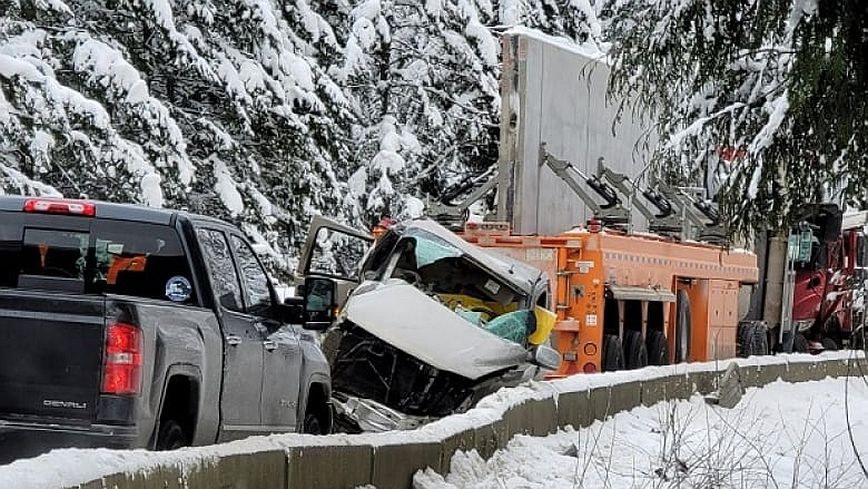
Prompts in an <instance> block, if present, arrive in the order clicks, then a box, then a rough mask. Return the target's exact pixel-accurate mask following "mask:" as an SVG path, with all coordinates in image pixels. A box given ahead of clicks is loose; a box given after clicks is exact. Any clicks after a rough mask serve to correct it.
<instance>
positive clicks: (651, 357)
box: [646, 331, 669, 365]
mask: <svg viewBox="0 0 868 489" xmlns="http://www.w3.org/2000/svg"><path fill="white" fill-rule="evenodd" d="M646 348H647V349H648V365H666V364H668V363H669V344H668V343H667V342H666V335H664V334H663V332H662V331H652V332H651V333H650V334H649V335H648V345H647V347H646Z"/></svg>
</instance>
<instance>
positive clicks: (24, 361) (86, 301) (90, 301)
mask: <svg viewBox="0 0 868 489" xmlns="http://www.w3.org/2000/svg"><path fill="white" fill-rule="evenodd" d="M104 317H105V302H104V299H103V298H102V297H86V296H78V295H66V294H58V293H40V292H30V291H22V290H7V291H2V290H0V417H4V418H7V419H8V418H19V417H20V418H27V417H30V416H43V417H51V418H61V419H65V420H69V421H75V420H81V421H82V422H86V421H88V420H92V419H93V418H94V415H95V413H96V401H97V397H98V396H99V390H100V379H101V375H102V372H101V366H102V352H103V344H104V341H105V339H104V336H103V335H104V322H105V320H104Z"/></svg>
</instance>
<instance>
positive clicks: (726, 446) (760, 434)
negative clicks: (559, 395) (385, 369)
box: [414, 377, 868, 489]
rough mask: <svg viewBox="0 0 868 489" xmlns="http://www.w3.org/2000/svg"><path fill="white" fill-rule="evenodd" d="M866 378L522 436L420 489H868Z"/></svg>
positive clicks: (637, 412)
mask: <svg viewBox="0 0 868 489" xmlns="http://www.w3.org/2000/svg"><path fill="white" fill-rule="evenodd" d="M866 385H868V384H866V382H865V381H864V380H863V379H861V378H858V377H851V378H849V380H848V379H844V378H841V379H826V380H822V381H819V382H806V383H800V384H789V383H785V382H782V381H778V382H775V383H773V384H770V385H768V386H766V387H765V388H763V389H753V388H752V389H748V392H747V394H746V396H745V398H744V399H743V400H742V402H741V403H740V404H739V405H738V406H737V407H736V408H735V409H733V410H726V409H722V408H719V407H716V406H710V405H707V404H706V403H705V401H704V400H703V398H702V397H701V396H698V395H696V396H694V397H692V398H691V399H690V400H689V401H677V402H671V403H659V404H657V405H655V406H653V407H639V408H636V409H633V410H632V411H629V412H623V413H619V414H617V415H615V416H614V418H612V419H609V420H607V421H605V422H595V423H594V424H593V425H591V426H590V427H588V428H583V429H579V430H573V429H571V428H570V427H568V428H567V429H566V430H563V431H559V432H558V433H557V434H554V435H551V436H548V437H544V438H534V437H529V436H517V437H516V438H514V439H513V440H512V441H511V442H510V443H509V446H508V447H507V448H506V449H504V450H500V451H498V452H497V453H496V454H495V455H494V456H493V457H492V458H491V459H489V460H488V461H487V462H486V461H484V460H483V459H482V458H481V457H480V456H479V455H478V454H477V453H476V452H475V451H471V452H469V453H465V452H456V454H455V455H454V456H453V458H452V463H451V470H450V473H449V474H448V476H447V477H446V478H445V479H444V478H443V477H442V476H440V475H438V474H436V473H434V472H433V471H431V470H430V469H429V470H426V471H420V472H418V473H417V474H416V477H415V484H414V487H415V488H416V489H454V488H459V487H461V488H479V489H482V488H502V487H523V488H525V487H526V488H537V487H538V488H558V487H564V488H574V487H611V488H635V487H640V488H641V487H655V488H656V487H683V488H693V487H738V488H760V487H783V486H786V487H866V486H868V478H866V477H865V476H864V475H863V474H862V472H861V470H860V468H859V464H858V463H857V460H856V455H855V453H856V452H854V447H853V446H852V445H851V442H850V435H849V433H848V428H847V424H848V423H847V417H848V412H847V411H846V410H845V404H844V399H845V389H848V392H847V397H848V401H849V402H848V404H849V420H850V428H851V429H852V432H853V439H855V444H856V448H855V450H858V453H860V454H868V419H866V418H865V415H864V413H865V412H866V411H868V387H866Z"/></svg>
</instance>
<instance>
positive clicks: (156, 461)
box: [0, 288, 868, 489]
mask: <svg viewBox="0 0 868 489" xmlns="http://www.w3.org/2000/svg"><path fill="white" fill-rule="evenodd" d="M282 292H283V293H288V292H289V291H288V290H286V289H283V288H282ZM862 356H863V355H861V354H859V353H857V352H855V351H852V350H851V351H838V352H826V353H822V354H820V355H799V354H790V355H776V356H762V357H750V358H742V359H733V360H722V361H720V362H704V363H687V364H678V365H668V366H663V367H646V368H643V369H640V370H629V371H621V372H607V373H601V374H591V375H574V376H571V377H567V378H565V379H561V380H555V381H545V382H529V383H527V384H524V385H521V386H518V387H513V388H505V389H501V390H499V391H498V392H496V393H494V394H492V395H490V396H488V397H485V398H484V399H482V400H481V401H480V402H479V403H478V404H477V406H476V407H475V408H473V409H471V410H469V411H468V412H466V413H463V414H457V415H452V416H448V417H446V418H443V419H441V420H438V421H435V422H433V423H431V424H428V425H425V426H423V427H421V428H419V429H417V430H413V431H393V432H386V433H372V434H362V435H346V434H335V435H329V436H311V435H301V434H288V435H272V436H267V437H252V438H248V439H246V440H241V441H237V442H231V443H224V444H220V445H210V446H204V447H195V448H184V449H180V450H176V451H172V452H149V451H145V450H109V449H72V448H67V449H60V450H53V451H51V452H49V453H47V454H44V455H41V456H39V457H36V458H31V459H22V460H18V461H15V462H13V463H11V464H8V465H4V466H0V488H7V487H15V488H16V489H30V488H33V489H49V488H64V487H71V486H76V485H78V484H83V483H85V482H88V481H91V480H95V479H98V478H100V477H105V476H107V475H110V474H116V473H120V472H125V473H132V474H136V473H140V474H146V473H148V472H152V471H154V470H155V469H156V468H158V467H165V466H176V467H180V468H181V470H182V472H184V473H187V472H189V471H193V470H195V469H197V468H199V467H203V466H208V465H212V464H214V463H216V461H217V459H218V458H219V457H221V456H228V455H234V454H250V453H257V452H265V451H273V450H286V449H289V448H292V447H304V446H335V445H372V446H384V445H395V444H400V443H419V442H431V443H437V442H439V441H440V440H442V439H444V438H447V437H449V436H452V435H455V434H458V433H461V432H462V431H464V430H467V429H472V428H475V427H478V426H482V425H484V424H485V423H490V422H492V421H495V420H497V419H500V418H501V417H502V416H503V414H504V413H505V412H506V411H507V410H508V409H509V408H511V407H512V406H515V405H518V404H522V403H524V402H527V401H528V400H530V399H544V398H552V397H554V398H555V399H557V396H558V395H559V394H560V393H565V392H576V391H583V390H586V389H588V388H592V387H598V386H608V385H615V384H619V383H623V382H629V381H634V380H648V379H655V378H661V377H665V376H669V375H686V374H687V373H688V372H697V371H715V370H723V369H725V368H726V366H727V365H728V364H729V363H730V362H734V363H736V364H738V365H743V366H748V365H751V366H763V365H772V364H778V365H780V364H786V363H802V362H816V361H818V360H833V359H840V360H845V359H848V358H855V357H862ZM824 382H825V383H824ZM824 382H819V383H812V384H798V385H790V384H782V383H778V384H774V385H772V386H769V392H772V393H773V394H771V395H769V396H768V400H767V401H762V402H767V404H765V405H764V406H765V407H767V408H768V407H769V406H774V405H773V404H768V403H771V402H772V401H774V402H777V400H784V401H785V403H786V404H792V406H786V405H784V406H782V407H781V415H780V416H778V418H774V416H773V414H775V413H776V411H774V410H771V411H773V412H771V411H768V409H766V411H763V412H761V413H759V415H760V416H757V415H755V413H753V412H749V413H745V414H744V415H742V416H743V417H742V418H739V419H741V422H743V423H744V424H746V425H748V426H750V423H752V422H753V421H752V420H754V419H757V420H758V424H757V428H756V429H754V428H753V427H752V426H751V430H752V431H751V435H753V434H757V435H758V436H760V437H764V436H765V435H766V434H768V433H774V434H776V435H783V434H785V433H788V432H785V431H782V430H781V428H780V427H779V426H778V427H777V428H775V429H773V430H772V429H770V428H769V427H770V426H772V425H773V424H774V423H773V421H775V419H777V420H778V421H779V420H780V419H781V418H783V417H784V415H786V417H787V419H791V420H793V419H795V420H803V419H805V413H804V412H802V411H804V410H805V409H807V408H806V406H808V405H811V403H810V400H809V401H807V402H806V401H805V399H804V397H805V396H806V395H811V394H813V395H815V396H817V397H815V398H814V402H813V404H812V406H813V411H812V416H819V415H820V414H821V413H820V412H819V411H818V410H820V411H822V414H827V421H828V423H829V424H828V426H827V428H826V432H827V433H828V434H829V437H831V436H832V435H833V434H835V433H838V434H840V428H841V423H842V422H843V421H842V420H843V419H844V417H843V414H842V410H841V408H840V406H841V402H842V399H843V391H842V390H841V389H838V390H834V389H833V388H831V387H829V386H833V385H836V384H834V382H836V381H832V380H828V381H824ZM840 382H843V381H840ZM861 382H862V381H861V380H859V381H852V382H851V383H850V388H851V389H853V390H851V391H850V395H851V400H850V407H851V410H852V412H853V413H855V417H854V418H852V419H851V421H853V427H854V429H857V430H860V431H859V433H860V436H861V438H862V439H868V428H866V427H868V418H865V416H864V413H865V412H868V393H866V389H865V387H864V385H860V383H861ZM826 383H829V384H826ZM779 384H780V385H786V386H789V387H788V389H789V390H787V391H786V392H781V391H780V389H779V387H780V385H779ZM814 384H820V385H824V386H826V387H822V388H818V387H816V386H815V385H814ZM838 385H839V386H840V385H843V384H838ZM751 392H752V393H750V394H748V399H750V398H751V397H752V396H755V395H756V394H754V393H753V392H765V391H756V390H752V391H751ZM830 392H831V395H828V396H827V394H829V393H830ZM822 396H826V397H822ZM759 399H765V397H762V396H761V397H760V398H759ZM748 404H750V405H751V406H753V405H755V403H754V402H753V401H748V402H744V401H743V403H742V404H741V405H740V406H739V408H737V409H736V410H735V411H732V413H737V412H740V410H743V409H744V406H747V405H748ZM661 406H662V405H658V406H657V407H655V408H651V409H647V408H639V409H634V410H633V411H631V412H629V413H620V414H617V415H616V416H615V420H614V421H611V420H610V421H609V422H607V423H604V424H599V423H598V424H595V425H594V426H592V427H591V428H590V429H587V430H580V431H579V432H571V431H565V432H563V433H560V434H558V435H554V436H552V437H549V438H543V439H533V438H527V437H518V438H516V439H515V440H513V441H512V442H511V445H510V448H509V449H508V450H507V451H505V452H501V453H499V454H498V457H500V458H498V457H495V460H502V461H501V462H498V463H500V464H502V465H504V467H505V468H503V470H506V469H508V468H509V467H507V466H508V465H509V463H508V462H505V460H511V459H508V458H506V459H505V458H503V457H513V458H514V457H516V456H517V455H515V454H512V455H506V454H508V453H512V452H510V451H511V450H514V449H515V446H516V444H518V446H519V447H521V446H524V445H522V444H526V443H534V446H532V447H531V448H530V449H528V450H529V451H534V450H536V451H539V452H543V451H545V450H543V448H545V447H551V446H554V447H559V446H561V445H564V446H566V445H568V444H569V443H570V442H569V440H579V441H581V442H582V443H587V439H586V438H588V437H589V436H595V437H599V439H600V441H599V442H598V444H597V446H598V451H599V450H601V449H600V448H599V447H601V446H603V445H602V443H603V441H604V440H606V439H607V438H605V436H609V435H605V434H604V432H610V431H612V430H615V432H616V433H615V435H616V436H617V440H630V442H629V443H626V444H625V446H624V447H623V448H622V447H620V446H618V448H617V450H618V457H619V461H620V462H619V463H622V464H623V463H627V462H623V460H627V459H626V458H624V457H626V454H627V453H628V452H627V450H628V449H629V450H633V452H632V453H633V455H632V456H631V457H632V458H634V459H637V460H642V458H641V456H644V457H645V458H644V460H645V461H646V463H645V465H644V466H643V467H644V468H645V469H647V467H650V466H651V460H652V459H651V455H649V453H650V454H654V453H657V452H653V451H650V452H649V451H648V450H649V449H648V448H647V447H648V446H650V445H648V444H650V443H651V441H653V440H657V441H659V438H660V437H659V436H658V435H657V434H654V433H652V432H650V430H649V426H652V425H649V423H651V421H654V420H658V421H659V418H660V416H659V413H660V412H661V410H663V411H665V409H664V408H663V407H661ZM678 406H679V407H678V409H679V411H678V413H680V414H679V416H681V417H682V418H683V417H684V416H686V415H687V414H690V412H691V409H694V410H699V411H698V412H699V413H700V414H703V413H704V414H706V415H708V418H706V419H705V420H704V422H706V423H709V425H712V431H707V428H703V427H702V425H694V424H693V422H703V420H698V421H697V420H695V419H692V422H691V423H690V424H689V426H688V428H690V430H689V431H690V433H691V434H692V435H691V436H693V438H691V439H690V440H691V443H694V442H695V440H694V438H696V439H699V438H701V437H699V435H698V434H697V433H699V434H702V435H703V436H705V435H706V434H719V433H717V432H715V431H714V430H715V429H717V430H720V429H721V426H722V425H721V422H718V423H716V424H712V423H710V421H713V419H712V418H711V415H712V414H713V413H719V412H720V411H718V410H716V409H707V408H705V407H704V405H703V404H702V403H701V402H700V400H699V398H695V399H693V400H692V401H691V402H686V401H685V402H682V403H678ZM685 406H687V407H691V406H692V407H691V409H687V408H686V407H685ZM790 408H792V409H795V410H791V409H790ZM827 408H828V409H827ZM769 409H771V408H769ZM835 409H837V411H835ZM685 410H686V411H685ZM800 410H801V411H800ZM682 411H684V412H685V413H687V414H684V413H682ZM814 411H816V412H814ZM770 413H771V414H770ZM860 414H861V415H860ZM654 416H656V417H654ZM701 417H703V416H694V417H693V418H701ZM832 418H834V419H832ZM649 419H651V421H649ZM728 419H732V418H728ZM736 421H738V419H736ZM622 425H624V426H622ZM601 426H605V427H606V430H601ZM791 426H795V425H791ZM799 426H800V427H803V425H799ZM844 426H846V425H844ZM694 428H696V429H694ZM766 428H769V430H767V429H766ZM788 429H789V427H788ZM793 429H794V428H793ZM618 430H621V431H618ZM624 430H626V431H624ZM643 430H644V431H643ZM836 430H838V431H836ZM791 431H792V430H791ZM814 431H815V430H812V432H814ZM640 434H642V436H644V437H646V438H647V439H644V438H642V437H640V436H639V435H640ZM655 436H657V438H654V437H655ZM634 438H635V440H634ZM839 439H841V438H840V436H839V437H838V438H835V439H834V441H835V442H836V443H837V441H838V440H839ZM528 440H531V441H528ZM533 440H536V441H533ZM608 440H609V441H610V442H611V437H610V438H608ZM649 440H651V441H649ZM639 441H642V442H643V443H644V444H640V443H638V442H639ZM730 442H734V441H733V440H730ZM696 443H698V442H696ZM721 443H723V442H721ZM861 443H863V445H860V447H862V448H863V450H865V451H866V453H868V442H861ZM633 444H636V445H637V446H639V447H640V448H642V449H643V450H645V452H648V453H645V452H642V451H636V450H638V449H637V448H636V447H635V446H633ZM739 446H741V445H739ZM691 448H692V445H691ZM546 450H547V451H545V453H547V454H548V455H547V456H541V457H540V459H541V460H545V459H546V458H547V457H548V458H549V459H552V460H557V461H559V462H546V464H558V463H560V464H564V465H565V462H564V461H570V460H572V463H573V468H574V469H575V466H576V462H575V460H576V459H575V458H569V457H567V458H564V457H561V458H558V457H555V456H554V455H557V454H556V453H555V454H554V455H552V453H554V452H552V449H546ZM643 453H644V455H641V454H643ZM768 453H770V454H771V453H773V452H772V451H768ZM774 453H776V452H774ZM811 453H813V452H811ZM834 453H836V454H837V453H839V452H834ZM640 455H641V456H640ZM589 456H590V455H589ZM474 457H475V458H474ZM835 457H836V458H834V459H832V460H837V461H839V462H842V463H843V462H844V461H847V464H851V459H848V458H842V456H838V455H836V456H835ZM622 459H623V460H622ZM461 460H464V462H461ZM534 460H535V459H534ZM534 460H528V461H527V462H528V463H526V464H523V465H526V466H527V471H529V472H527V473H526V474H524V475H526V476H527V479H526V480H527V481H528V482H527V483H525V484H524V485H522V484H521V483H520V479H516V484H519V486H520V487H549V485H548V484H549V482H547V481H548V479H545V480H544V481H543V482H532V481H535V480H537V478H538V476H540V474H537V472H535V471H536V470H538V469H537V468H536V466H537V465H538V464H537V465H534V464H535V463H536V462H535V461H534ZM532 462H533V463H532ZM492 463H495V462H488V463H486V462H483V461H482V460H481V459H478V456H475V455H473V454H457V455H456V456H455V457H453V473H452V474H451V475H450V476H449V478H447V481H446V482H448V483H451V484H453V485H456V484H457V485H459V486H461V485H462V484H463V482H461V480H460V479H455V477H460V475H458V474H461V473H462V471H466V470H471V469H472V470H475V471H476V472H475V473H476V474H478V475H479V477H480V479H479V480H478V481H477V482H478V484H477V485H476V486H473V485H471V486H470V487H499V486H497V485H496V481H494V482H491V481H490V480H488V479H485V477H486V475H485V474H489V475H491V474H492V473H496V471H498V470H501V468H500V466H499V465H491V464H492ZM540 463H542V462H540ZM631 463H632V462H631ZM455 464H458V465H457V466H456V465H455ZM461 464H464V465H461ZM619 467H620V469H619V470H621V469H623V467H622V466H620V465H619ZM639 468H640V467H639V466H638V465H637V470H638V469H639ZM510 470H518V469H517V468H516V467H513V468H512V469H510ZM539 470H540V471H542V469H539ZM560 470H561V469H559V471H560ZM643 470H644V469H643ZM486 471H488V472H486ZM492 471H494V472H492ZM522 473H524V472H522ZM560 473H561V472H555V474H560ZM420 477H422V478H423V482H424V483H425V484H429V485H423V486H420V487H421V488H422V489H435V488H436V489H440V488H449V487H451V486H448V485H443V484H445V483H446V482H444V481H439V482H438V481H437V480H436V477H434V476H433V475H430V474H428V475H420ZM425 477H428V479H424V478H425ZM437 477H439V476H437ZM492 477H493V476H492ZM516 477H517V476H516ZM587 477H591V476H587ZM431 478H433V479H435V480H429V479H431ZM467 480H468V481H469V482H468V484H470V483H472V482H473V480H471V479H467ZM474 480H475V479H474ZM588 480H590V479H588ZM619 480H621V479H619ZM486 481H488V482H486ZM567 481H572V479H567ZM654 482H660V480H656V481H654ZM865 482H868V481H865ZM430 484H433V485H430ZM437 484H440V485H437ZM486 484H488V485H486ZM491 484H495V485H493V486H492V485H491ZM551 484H562V485H564V484H567V482H560V481H555V480H554V479H553V482H551ZM569 484H570V487H573V486H572V483H571V482H569ZM787 485H788V486H789V484H787ZM586 486H588V487H596V486H594V485H593V484H586ZM505 487H516V486H515V485H513V484H507V485H506V486H505ZM551 487H555V486H551ZM613 487H619V486H613ZM639 487H641V486H639ZM683 487H689V486H683ZM703 487H705V486H703ZM739 487H741V486H739ZM746 487H752V486H746ZM843 487H856V486H846V485H844V486H843Z"/></svg>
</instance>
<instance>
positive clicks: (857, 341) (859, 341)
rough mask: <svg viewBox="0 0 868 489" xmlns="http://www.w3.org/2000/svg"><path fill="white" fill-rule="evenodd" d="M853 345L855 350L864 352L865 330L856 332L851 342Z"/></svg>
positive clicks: (860, 329)
mask: <svg viewBox="0 0 868 489" xmlns="http://www.w3.org/2000/svg"><path fill="white" fill-rule="evenodd" d="M850 341H851V344H852V345H853V346H852V348H853V349H854V350H864V349H865V329H864V328H859V329H857V330H856V331H855V332H853V336H852V339H851V340H850Z"/></svg>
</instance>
